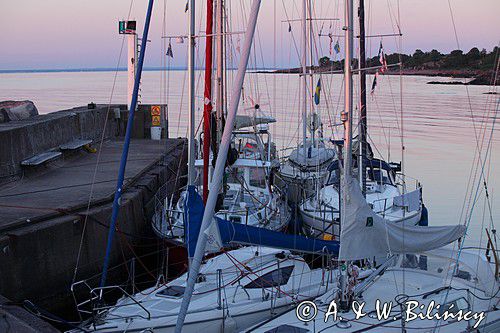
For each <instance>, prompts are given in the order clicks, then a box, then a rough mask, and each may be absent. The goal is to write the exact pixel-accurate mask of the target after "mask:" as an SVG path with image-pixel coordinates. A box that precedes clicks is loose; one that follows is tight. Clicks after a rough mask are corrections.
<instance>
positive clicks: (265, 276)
mask: <svg viewBox="0 0 500 333" xmlns="http://www.w3.org/2000/svg"><path fill="white" fill-rule="evenodd" d="M256 251H258V252H259V253H258V254H256ZM235 263H236V264H235ZM240 266H241V267H240ZM333 274H334V273H333V272H332V271H326V270H322V269H314V270H311V269H309V267H308V265H307V264H306V263H305V262H304V260H303V259H302V258H301V257H298V256H294V255H292V254H290V253H289V252H286V251H285V252H282V251H280V250H274V249H268V248H258V249H255V248H251V247H246V248H241V249H238V250H234V251H230V252H228V253H223V254H220V255H219V256H216V257H214V258H212V259H209V260H207V262H206V263H205V264H204V266H203V268H202V270H201V272H200V276H202V277H203V280H202V281H199V282H197V283H196V286H195V291H194V294H193V298H192V302H191V304H190V307H189V310H188V313H187V316H186V319H185V322H184V326H183V330H182V332H188V333H189V332H193V333H200V332H203V333H218V332H239V331H241V330H244V329H247V328H248V327H251V326H253V325H255V324H257V323H260V322H263V321H266V320H269V319H272V318H274V317H275V316H277V315H279V314H281V313H284V312H286V311H288V310H290V309H291V307H293V306H294V305H295V304H296V302H297V301H302V300H307V299H313V298H316V297H318V296H320V295H322V294H324V293H325V292H327V290H328V287H329V286H332V285H334V282H333V281H334V276H333ZM186 275H187V273H186V274H184V275H183V276H181V277H179V278H177V279H176V280H173V281H172V282H170V283H168V284H167V285H160V286H159V287H154V288H150V289H147V290H144V291H143V292H141V293H137V294H135V295H133V296H128V297H123V298H121V299H120V300H118V302H117V303H116V305H114V306H112V307H110V309H109V310H108V311H106V312H104V313H102V314H101V315H100V319H98V320H97V321H96V324H95V326H94V325H86V326H85V327H84V329H85V330H88V331H93V332H108V333H109V332H149V331H148V330H150V331H152V332H174V329H175V325H176V322H177V315H178V312H179V307H180V304H181V301H182V296H183V293H184V290H185V285H186ZM327 280H328V281H327ZM270 281H272V285H268V286H263V285H262V283H265V282H267V283H270ZM278 281H281V282H278ZM322 281H323V282H324V283H322ZM274 283H277V285H274ZM221 285H222V287H219V286H221ZM75 332H76V331H75Z"/></svg>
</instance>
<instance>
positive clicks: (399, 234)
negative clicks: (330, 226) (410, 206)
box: [339, 179, 465, 260]
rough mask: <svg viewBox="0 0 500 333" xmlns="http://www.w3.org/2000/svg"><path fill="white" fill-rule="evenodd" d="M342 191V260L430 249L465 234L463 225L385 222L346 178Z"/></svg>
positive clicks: (352, 182) (356, 187)
mask: <svg viewBox="0 0 500 333" xmlns="http://www.w3.org/2000/svg"><path fill="white" fill-rule="evenodd" d="M344 188H345V189H346V190H347V191H348V192H347V193H348V197H347V202H346V212H344V214H346V215H345V219H344V220H343V222H344V224H343V225H342V226H341V232H340V253H339V259H341V260H358V259H364V258H372V257H374V256H385V255H387V254H392V253H417V252H423V251H428V250H433V249H437V248H440V247H442V246H444V245H446V244H449V243H451V242H453V241H455V240H457V239H459V238H460V237H462V236H463V235H464V233H465V226H463V225H456V226H442V227H424V226H415V225H411V224H409V223H405V222H398V223H396V222H391V221H388V220H386V219H384V218H382V217H380V216H379V215H377V214H375V212H373V210H372V209H371V208H370V206H369V205H368V204H367V202H366V200H365V198H364V197H363V195H362V193H361V189H360V188H359V185H358V184H357V183H355V182H354V181H353V179H348V180H347V181H346V184H345V187H344Z"/></svg>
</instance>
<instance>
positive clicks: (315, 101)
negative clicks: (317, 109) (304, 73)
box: [314, 78, 321, 105]
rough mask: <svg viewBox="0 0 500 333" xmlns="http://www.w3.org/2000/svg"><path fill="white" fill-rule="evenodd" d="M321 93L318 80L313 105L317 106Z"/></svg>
mask: <svg viewBox="0 0 500 333" xmlns="http://www.w3.org/2000/svg"><path fill="white" fill-rule="evenodd" d="M320 93H321V78H319V79H318V84H317V85H316V91H315V92H314V104H316V105H318V104H319V95H320Z"/></svg>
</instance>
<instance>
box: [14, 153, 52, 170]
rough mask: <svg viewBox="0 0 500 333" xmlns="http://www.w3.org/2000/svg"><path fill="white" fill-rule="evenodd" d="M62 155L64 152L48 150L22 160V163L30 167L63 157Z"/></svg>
mask: <svg viewBox="0 0 500 333" xmlns="http://www.w3.org/2000/svg"><path fill="white" fill-rule="evenodd" d="M61 155H62V153H61V152H60V151H47V152H44V153H41V154H38V155H35V156H32V157H30V158H28V159H25V160H23V161H21V165H22V166H28V167H32V166H38V165H41V164H43V163H47V162H49V161H52V160H55V159H57V158H59V157H61Z"/></svg>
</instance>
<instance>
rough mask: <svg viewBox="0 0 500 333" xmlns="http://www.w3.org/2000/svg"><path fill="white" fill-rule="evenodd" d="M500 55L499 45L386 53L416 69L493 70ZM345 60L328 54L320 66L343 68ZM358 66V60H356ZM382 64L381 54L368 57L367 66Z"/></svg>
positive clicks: (394, 61) (390, 61) (393, 61)
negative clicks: (337, 59)
mask: <svg viewBox="0 0 500 333" xmlns="http://www.w3.org/2000/svg"><path fill="white" fill-rule="evenodd" d="M497 57H498V47H497V46H495V47H494V48H493V50H492V51H491V52H488V51H486V49H484V48H483V49H482V50H481V51H480V50H479V49H478V48H477V47H473V48H472V49H470V51H469V52H467V53H464V52H463V51H462V50H453V51H451V52H450V53H449V54H443V53H441V52H439V51H437V50H431V51H429V52H424V51H422V50H420V49H417V50H415V52H414V53H413V54H411V55H408V54H399V53H391V54H387V55H386V60H387V63H388V64H397V63H399V62H401V63H402V64H403V68H405V69H414V70H430V69H446V70H463V69H467V70H481V71H483V70H492V69H494V65H495V61H497V60H496V59H497ZM343 63H344V61H343V60H340V61H331V60H330V58H329V57H328V56H325V57H322V58H321V59H319V66H320V67H330V68H333V69H341V68H342V67H343ZM354 65H356V66H357V60H356V59H355V60H354ZM375 66H380V60H379V56H375V57H372V58H368V59H366V67H375Z"/></svg>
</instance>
